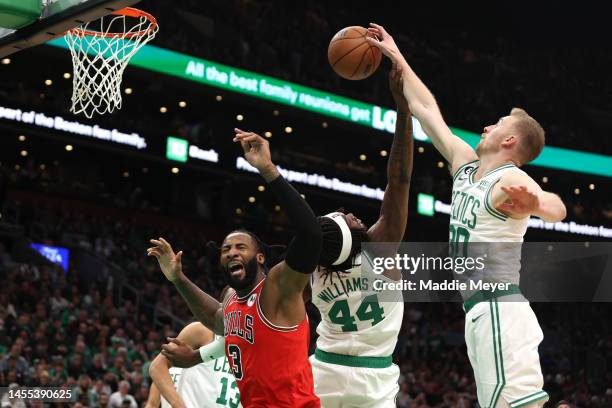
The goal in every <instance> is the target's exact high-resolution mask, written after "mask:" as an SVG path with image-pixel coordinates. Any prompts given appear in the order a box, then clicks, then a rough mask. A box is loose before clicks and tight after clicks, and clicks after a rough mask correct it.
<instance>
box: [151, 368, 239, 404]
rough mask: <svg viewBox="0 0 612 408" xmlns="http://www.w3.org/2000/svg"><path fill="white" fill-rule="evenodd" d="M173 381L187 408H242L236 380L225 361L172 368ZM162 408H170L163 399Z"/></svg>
mask: <svg viewBox="0 0 612 408" xmlns="http://www.w3.org/2000/svg"><path fill="white" fill-rule="evenodd" d="M170 377H171V378H172V382H173V383H174V387H175V388H176V391H177V392H178V394H179V395H180V396H181V398H183V401H184V402H185V406H186V407H187V408H196V407H201V408H208V407H230V408H237V407H242V405H240V394H239V392H238V386H237V385H236V379H235V378H234V376H233V375H232V373H231V372H230V366H229V363H228V361H227V358H225V357H223V358H218V359H216V360H214V361H208V362H206V363H201V364H198V365H196V366H193V367H190V368H178V367H170ZM161 408H170V404H168V401H166V400H165V399H164V397H162V398H161Z"/></svg>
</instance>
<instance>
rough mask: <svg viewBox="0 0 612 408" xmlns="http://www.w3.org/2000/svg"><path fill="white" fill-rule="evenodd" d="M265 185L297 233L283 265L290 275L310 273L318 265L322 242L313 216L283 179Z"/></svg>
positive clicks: (305, 204) (306, 205) (278, 178)
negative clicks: (285, 264)
mask: <svg viewBox="0 0 612 408" xmlns="http://www.w3.org/2000/svg"><path fill="white" fill-rule="evenodd" d="M268 185H269V187H270V190H272V192H273V193H274V195H275V196H276V198H277V199H278V201H279V202H280V205H281V207H282V208H283V209H284V210H285V212H286V213H287V216H288V218H289V220H290V222H291V224H292V225H293V227H295V229H296V232H297V233H296V235H295V238H293V240H292V241H291V243H290V244H289V247H288V250H287V255H286V257H285V262H286V263H287V265H289V267H290V268H291V269H293V270H294V271H297V272H301V273H312V272H313V271H314V270H315V268H316V267H317V265H318V264H319V255H320V253H321V245H322V242H323V239H322V236H321V228H320V227H319V223H318V222H317V219H316V217H315V215H314V212H313V211H312V209H311V208H310V206H309V205H308V203H307V202H306V201H305V200H304V199H303V198H302V197H301V196H300V194H299V193H298V192H297V191H296V190H295V188H293V187H292V186H291V184H289V183H288V182H287V180H285V179H284V178H283V176H279V177H277V178H275V179H274V180H272V181H271V182H270V183H268Z"/></svg>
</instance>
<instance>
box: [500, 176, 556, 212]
mask: <svg viewBox="0 0 612 408" xmlns="http://www.w3.org/2000/svg"><path fill="white" fill-rule="evenodd" d="M491 205H492V206H493V207H494V208H497V209H498V210H500V211H502V212H504V213H505V214H507V215H508V216H510V217H512V218H525V217H528V216H531V215H534V216H536V217H539V218H541V219H543V220H544V221H546V222H558V221H562V220H563V219H564V218H565V216H566V215H567V209H566V208H565V204H563V201H561V198H560V197H559V196H558V195H556V194H553V193H549V192H547V191H543V190H542V188H541V187H540V186H539V185H538V183H536V182H535V181H534V180H533V179H532V178H531V177H529V176H527V175H524V174H519V173H515V172H507V173H506V174H505V175H504V176H503V177H502V178H501V180H500V181H499V182H498V183H497V184H496V185H495V186H494V187H493V191H492V193H491Z"/></svg>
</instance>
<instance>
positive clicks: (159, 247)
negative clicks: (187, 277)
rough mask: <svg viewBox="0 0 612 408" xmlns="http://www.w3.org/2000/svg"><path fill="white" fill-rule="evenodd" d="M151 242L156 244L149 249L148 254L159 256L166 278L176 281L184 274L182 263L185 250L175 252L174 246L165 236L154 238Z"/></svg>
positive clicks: (158, 260) (158, 259) (160, 265)
mask: <svg viewBox="0 0 612 408" xmlns="http://www.w3.org/2000/svg"><path fill="white" fill-rule="evenodd" d="M150 242H151V243H152V244H153V245H154V246H153V247H151V248H148V249H147V255H149V256H154V257H155V258H157V262H159V267H160V268H161V270H162V272H163V273H164V276H165V277H166V279H168V280H169V281H170V282H174V281H176V280H177V279H179V278H181V277H182V276H183V267H182V264H181V258H182V256H183V251H179V253H178V254H175V253H174V250H173V249H172V246H170V244H169V243H168V241H166V240H165V239H163V238H159V239H152V240H150Z"/></svg>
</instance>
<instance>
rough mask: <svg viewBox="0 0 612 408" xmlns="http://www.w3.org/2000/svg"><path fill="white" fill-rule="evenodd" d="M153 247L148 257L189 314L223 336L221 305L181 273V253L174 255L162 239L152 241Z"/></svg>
mask: <svg viewBox="0 0 612 408" xmlns="http://www.w3.org/2000/svg"><path fill="white" fill-rule="evenodd" d="M150 242H151V243H152V244H153V247H151V248H148V249H147V254H148V255H149V256H154V257H155V258H157V262H159V266H160V268H161V270H162V272H163V273H164V276H165V277H166V279H168V280H169V281H170V282H172V284H174V287H175V288H176V289H177V290H178V292H179V293H180V295H181V296H182V297H183V299H184V300H185V302H186V303H187V306H189V310H191V313H193V315H194V316H195V317H196V319H198V320H199V321H200V322H202V324H204V325H205V326H206V327H208V328H209V329H211V330H213V331H214V332H215V333H217V334H220V335H223V310H222V309H221V303H219V301H218V300H216V299H215V298H214V297H212V296H210V295H208V294H206V293H204V291H202V289H200V288H198V286H197V285H196V284H194V283H193V282H191V281H190V280H189V278H187V276H185V274H184V273H183V268H182V265H181V258H182V256H183V251H179V252H178V253H177V254H175V253H174V250H173V249H172V246H170V244H169V243H168V241H166V240H165V239H163V238H161V237H160V238H159V239H152V240H150Z"/></svg>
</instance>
